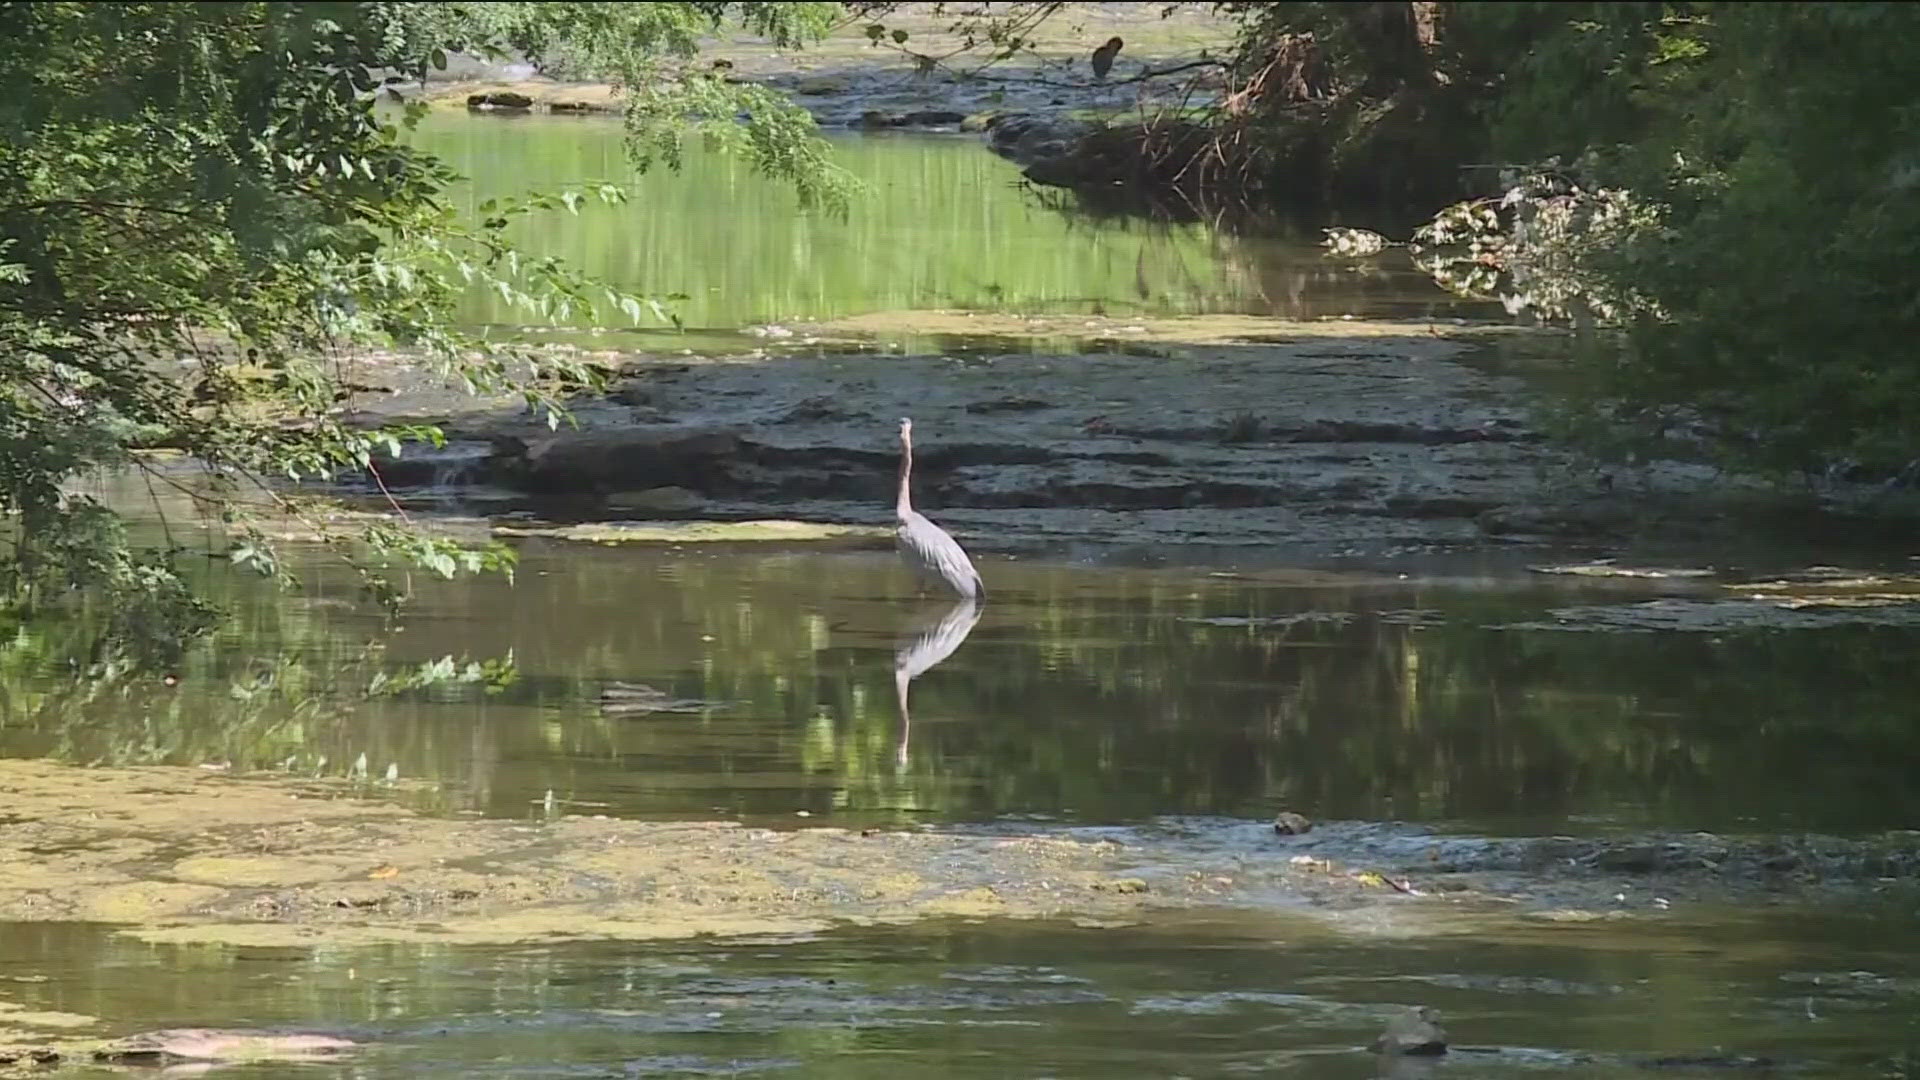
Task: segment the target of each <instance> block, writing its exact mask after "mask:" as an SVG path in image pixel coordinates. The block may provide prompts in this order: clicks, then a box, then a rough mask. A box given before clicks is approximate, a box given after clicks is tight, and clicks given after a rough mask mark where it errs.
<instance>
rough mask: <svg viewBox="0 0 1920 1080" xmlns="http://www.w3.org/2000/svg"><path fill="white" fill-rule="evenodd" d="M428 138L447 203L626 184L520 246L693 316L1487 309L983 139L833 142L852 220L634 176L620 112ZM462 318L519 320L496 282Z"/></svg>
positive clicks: (471, 204)
mask: <svg viewBox="0 0 1920 1080" xmlns="http://www.w3.org/2000/svg"><path fill="white" fill-rule="evenodd" d="M416 138H417V140H418V141H419V142H420V143H421V144H422V145H423V146H425V147H427V148H428V149H431V150H433V151H434V152H435V153H437V154H439V155H441V156H443V157H444V158H445V159H446V160H447V161H448V162H449V163H450V164H452V165H453V166H454V167H455V168H456V169H458V170H459V171H461V172H462V173H463V174H465V175H467V176H469V177H471V178H472V183H471V184H470V185H466V186H464V187H463V188H462V189H460V191H458V192H457V193H456V195H455V203H454V204H455V206H456V207H459V208H463V209H464V210H466V212H468V213H469V214H472V213H476V209H475V208H476V207H477V206H478V205H479V204H480V202H482V201H483V200H485V199H489V198H495V197H500V196H508V195H520V194H524V193H526V192H528V191H532V190H546V191H553V190H558V189H560V188H562V187H565V186H568V185H579V184H585V183H593V182H601V181H613V182H618V183H631V184H632V185H633V186H634V188H635V197H634V199H633V201H632V202H631V203H630V204H629V205H627V206H625V207H618V208H610V207H600V206H595V207H591V208H583V209H582V211H581V213H580V215H579V216H578V217H570V216H568V215H565V214H554V215H544V216H541V217H539V218H537V219H535V220H533V221H530V222H525V223H521V224H518V225H516V226H515V227H514V228H515V229H516V230H517V231H516V232H515V234H514V235H515V239H516V240H517V241H518V242H519V243H521V244H522V245H523V246H524V249H525V250H526V251H527V252H528V253H529V254H532V255H536V256H540V255H558V256H561V257H563V258H565V259H566V260H567V261H568V262H569V264H570V265H572V266H574V267H576V268H577V269H580V270H582V271H585V272H586V273H588V274H591V275H593V276H595V277H598V278H600V279H602V280H605V281H608V282H610V283H612V284H615V285H618V286H620V287H622V288H625V289H629V290H633V291H638V292H647V293H651V294H654V295H659V296H666V295H669V294H676V293H677V294H684V295H685V296H686V297H687V299H686V300H684V301H682V302H680V303H678V304H677V305H674V306H675V310H676V312H677V313H678V314H679V316H680V318H681V319H682V320H683V322H684V323H685V324H686V325H687V326H688V327H691V328H706V329H718V330H725V331H731V330H734V329H736V328H738V327H741V326H744V325H748V324H754V323H767V322H785V321H790V320H797V319H833V318H839V317H842V316H847V315H854V314H861V313H866V312H874V311H894V310H907V309H927V308H964V309H970V310H991V311H1020V312H1046V311H1104V312H1107V313H1110V314H1114V315H1121V314H1125V313H1142V314H1184V313H1200V312H1251V313H1272V314H1279V315H1286V316H1289V317H1298V318H1311V317H1319V316H1323V315H1340V314H1356V315H1363V316H1373V315H1385V316H1394V315H1400V316H1417V315H1425V314H1430V313H1435V312H1444V313H1447V314H1454V313H1455V309H1456V308H1460V309H1461V313H1464V312H1465V311H1466V310H1467V309H1468V308H1472V309H1475V310H1478V309H1481V308H1483V307H1484V305H1467V306H1464V307H1463V306H1462V305H1459V304H1458V303H1457V302H1456V301H1454V300H1452V299H1451V298H1449V297H1448V296H1446V294H1444V293H1442V292H1441V291H1440V290H1439V289H1438V288H1437V287H1436V286H1434V285H1433V283H1432V282H1431V281H1430V280H1428V279H1427V278H1425V277H1424V276H1423V275H1420V274H1418V273H1417V272H1415V271H1413V270H1412V269H1411V267H1410V266H1408V265H1405V263H1404V260H1386V261H1384V262H1383V263H1381V264H1379V265H1377V266H1376V265H1372V264H1369V265H1368V266H1365V267H1362V268H1358V269H1356V268H1355V267H1353V266H1349V265H1343V264H1340V263H1336V262H1333V261H1331V260H1328V259H1326V258H1323V257H1322V255H1321V253H1320V250H1319V249H1318V248H1317V247H1315V246H1314V244H1313V243H1312V242H1311V241H1307V240H1261V239H1250V238H1243V237H1236V236H1232V235H1229V234H1227V233H1224V232H1221V231H1219V230H1216V229H1214V228H1213V227H1211V226H1208V225H1204V224H1192V225H1175V224H1165V223H1148V222H1133V223H1115V222H1109V223H1104V224H1098V225H1096V224H1093V223H1090V222H1088V221H1086V220H1084V219H1080V220H1075V219H1070V218H1068V217H1066V216H1064V215H1062V214H1060V213H1058V212H1056V211H1052V210H1048V209H1045V208H1043V207H1041V206H1040V205H1039V204H1038V203H1037V202H1036V201H1035V199H1034V198H1033V197H1032V195H1031V194H1029V193H1028V192H1026V191H1023V190H1022V189H1021V188H1020V186H1019V184H1020V175H1019V171H1018V169H1016V168H1015V167H1014V166H1013V165H1011V164H1010V163H1008V162H1006V161H1003V160H1001V159H1000V158H998V157H996V156H994V155H993V154H990V153H988V152H987V151H986V150H985V149H983V148H982V146H981V145H980V142H979V140H978V139H976V138H973V137H966V138H953V137H945V138H942V137H909V136H898V135H893V136H885V137H857V136H856V137H847V138H841V139H837V140H836V142H835V146H836V154H837V155H838V160H839V161H840V162H841V164H843V165H844V166H845V167H846V168H848V169H849V170H851V171H852V172H853V173H854V174H855V175H857V176H859V177H860V178H861V179H862V180H863V181H864V182H866V183H867V184H868V185H869V187H870V189H871V190H870V192H869V194H867V195H866V196H864V197H862V198H860V199H858V200H857V201H856V203H855V205H854V207H853V210H852V213H851V215H850V216H849V217H848V218H847V219H846V220H843V221H842V220H834V219H833V218H830V217H826V216H822V215H807V214H801V213H799V212H797V210H796V208H795V203H794V199H793V195H792V192H791V191H790V190H788V189H787V188H786V187H785V186H783V185H782V184H780V183H779V182H776V181H771V180H766V179H763V178H761V177H758V176H756V175H754V174H753V172H752V170H751V169H750V168H749V167H748V166H747V165H746V164H744V163H742V162H740V161H737V160H734V159H731V158H728V157H725V156H721V155H717V154H713V153H707V152H704V151H700V150H698V149H697V148H696V149H695V150H693V151H691V152H690V153H689V154H688V156H687V158H686V163H685V168H684V170H683V171H681V172H679V173H677V174H675V173H672V172H668V171H664V170H661V171H655V172H652V173H649V174H647V175H645V176H640V177H634V176H633V175H632V172H631V169H630V168H629V166H628V164H627V161H626V159H625V157H624V156H623V155H624V151H623V149H622V144H621V127H620V124H619V123H618V122H617V121H613V120H607V119H594V118H567V119H560V120H554V119H521V120H503V119H501V118H498V117H473V116H467V115H464V114H459V113H446V112H441V113H435V114H433V115H432V116H430V117H428V118H427V119H426V120H425V121H423V122H422V124H421V126H420V128H419V132H418V134H417V136H416ZM1316 238H1317V236H1316ZM463 317H464V318H465V319H466V320H468V321H470V322H474V323H486V324H497V323H500V322H502V321H503V320H506V321H509V322H513V323H518V322H519V321H521V318H522V317H521V316H520V315H517V314H514V313H512V312H511V311H509V310H508V309H507V308H506V307H505V305H504V304H503V303H502V302H501V301H500V300H499V298H498V297H497V296H494V295H492V294H490V293H487V292H484V291H476V292H475V293H474V294H473V296H472V297H471V298H470V299H469V301H468V303H467V305H466V307H465V309H464V312H463ZM643 329H645V328H644V327H643ZM670 340H671V339H666V338H662V339H660V340H659V342H658V343H659V344H663V345H664V344H667V343H668V342H669V341H670ZM695 340H696V343H697V341H698V339H695ZM609 343H612V344H630V343H631V342H630V341H629V340H627V339H625V338H619V339H609Z"/></svg>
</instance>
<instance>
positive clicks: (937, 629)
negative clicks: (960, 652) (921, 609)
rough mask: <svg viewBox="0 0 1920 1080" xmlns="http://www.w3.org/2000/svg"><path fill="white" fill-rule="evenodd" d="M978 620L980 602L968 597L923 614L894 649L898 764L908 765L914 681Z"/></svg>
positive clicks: (947, 653) (949, 653)
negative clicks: (909, 704) (910, 694)
mask: <svg viewBox="0 0 1920 1080" xmlns="http://www.w3.org/2000/svg"><path fill="white" fill-rule="evenodd" d="M979 621H980V605H979V604H978V603H977V602H975V601H974V599H973V598H972V597H970V596H969V597H966V598H964V599H961V600H960V601H958V602H957V603H955V604H954V605H953V606H952V607H950V608H947V609H946V610H944V611H939V612H933V613H929V614H926V615H923V616H922V617H921V618H920V619H918V620H916V621H915V622H914V623H912V624H911V625H910V626H909V627H908V629H907V632H906V633H905V634H903V635H902V636H901V638H900V642H899V644H898V645H897V646H896V647H895V648H894V650H893V693H894V697H895V698H897V699H898V700H899V702H900V745H899V748H898V749H896V750H895V751H894V763H895V764H896V765H898V766H899V767H901V768H905V767H906V764H907V743H908V741H909V740H910V739H911V738H912V734H913V714H912V713H911V712H910V711H909V709H908V707H907V692H908V690H909V689H910V688H911V686H912V685H913V680H915V679H917V678H919V677H920V676H922V675H925V674H926V673H927V672H928V671H930V670H932V668H933V666H934V665H935V664H938V663H939V662H940V661H942V660H945V659H946V658H947V657H949V656H952V655H953V653H954V650H955V649H958V648H959V647H960V644H961V643H962V642H964V641H966V640H967V635H968V634H971V633H973V624H975V623H977V622H979Z"/></svg>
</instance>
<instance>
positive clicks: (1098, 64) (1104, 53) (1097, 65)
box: [1092, 37, 1126, 82]
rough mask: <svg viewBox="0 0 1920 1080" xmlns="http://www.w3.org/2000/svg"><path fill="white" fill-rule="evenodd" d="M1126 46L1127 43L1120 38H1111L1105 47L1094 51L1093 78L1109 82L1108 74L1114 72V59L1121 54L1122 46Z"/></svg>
mask: <svg viewBox="0 0 1920 1080" xmlns="http://www.w3.org/2000/svg"><path fill="white" fill-rule="evenodd" d="M1124 44H1126V42H1124V41H1121V40H1120V39H1119V38H1117V37H1111V38H1108V39H1107V43H1106V44H1105V45H1102V46H1100V47H1099V48H1097V49H1095V50H1093V60H1092V64H1093V77H1094V78H1095V79H1096V80H1098V81H1100V82H1106V81H1107V72H1109V71H1112V70H1113V58H1114V57H1115V56H1118V55H1119V54H1120V46H1122V45H1124Z"/></svg>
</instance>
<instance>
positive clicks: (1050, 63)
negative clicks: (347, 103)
mask: <svg viewBox="0 0 1920 1080" xmlns="http://www.w3.org/2000/svg"><path fill="white" fill-rule="evenodd" d="M883 22H884V24H885V26H886V27H887V29H888V31H889V35H888V36H887V37H886V38H884V39H883V40H882V41H881V42H880V43H879V44H878V45H876V44H875V43H874V42H872V41H870V40H869V39H868V37H867V34H866V26H867V23H865V22H849V23H847V24H846V25H843V26H841V27H839V28H838V29H837V30H835V31H834V32H833V33H832V34H830V35H829V36H828V37H827V38H826V39H825V40H822V41H819V42H815V43H812V44H810V45H809V46H807V47H806V48H802V49H780V48H776V47H774V46H773V45H772V44H771V43H769V42H767V41H766V40H764V39H761V38H757V37H754V36H751V35H747V34H730V35H727V36H724V37H718V38H714V39H711V40H709V41H707V42H705V43H704V46H703V51H702V53H701V55H700V57H699V58H698V61H697V63H698V64H699V65H701V66H703V67H705V66H710V65H713V64H715V63H720V64H724V65H726V71H727V75H728V77H729V78H731V79H733V80H735V81H739V82H743V83H750V84H754V85H759V86H766V87H768V88H771V89H774V90H777V91H780V92H781V93H783V94H786V95H788V96H789V97H791V98H792V100H793V101H794V102H796V103H797V104H799V105H801V106H802V107H804V108H806V110H807V111H808V112H809V113H811V114H812V115H813V117H814V119H815V120H816V121H817V122H818V123H819V124H820V125H821V126H822V127H823V128H828V129H834V128H842V129H844V128H855V129H862V130H868V131H874V130H883V129H892V128H909V129H916V130H935V131H958V130H960V129H961V127H962V125H963V123H964V122H965V121H967V120H968V119H969V118H973V121H974V123H973V124H972V125H968V126H969V127H973V126H976V125H980V124H982V123H983V122H984V121H985V120H986V118H988V117H990V116H992V115H994V114H1013V113H1024V114H1042V115H1049V116H1057V115H1063V114H1067V113H1079V114H1086V115H1092V114H1099V113H1118V112H1125V111H1131V110H1135V109H1141V108H1148V109H1151V108H1157V107H1160V106H1185V105H1193V104H1197V103H1199V102H1201V101H1204V100H1207V99H1208V97H1209V95H1211V94H1212V93H1213V92H1214V91H1215V90H1217V87H1218V79H1217V75H1216V73H1215V72H1214V69H1212V68H1210V67H1208V66H1207V65H1206V63H1205V62H1204V58H1205V57H1207V56H1217V55H1219V54H1220V53H1221V51H1222V50H1223V49H1224V48H1226V47H1227V46H1228V45H1229V44H1230V42H1231V39H1232V26H1231V24H1230V23H1229V22H1228V21H1226V20H1224V19H1221V18H1219V17H1218V16H1216V15H1215V14H1213V12H1212V10H1211V5H1208V4H1192V3H1184V4H1119V3H1077V4H1066V5H1063V6H1062V11H1061V12H1060V13H1059V14H1057V15H1055V16H1054V17H1052V18H1050V19H1048V20H1046V21H1045V22H1043V23H1042V24H1041V25H1039V26H1038V27H1036V28H1034V30H1033V31H1032V32H1031V33H1030V34H1029V35H1028V40H1029V42H1030V44H1031V46H1032V47H1031V48H1030V49H1028V50H1026V51H1024V52H1022V53H1020V54H1019V55H1017V56H1014V57H1010V58H1006V59H993V58H991V57H989V55H988V53H989V52H990V50H989V49H987V48H985V47H984V46H982V47H980V48H978V49H974V50H965V49H963V45H964V43H965V35H964V32H963V31H960V30H959V29H957V27H958V23H957V17H956V16H955V15H954V14H953V13H952V12H951V11H948V10H942V9H941V6H940V5H935V4H925V3H914V4H903V5H901V6H900V9H899V10H897V11H895V12H892V13H889V14H888V15H886V16H885V17H884V19H883ZM894 30H899V31H903V32H905V33H906V34H907V35H908V36H907V40H906V41H905V42H899V43H896V42H894V41H893V40H892V37H891V31H894ZM1113 37H1120V38H1121V39H1122V40H1123V41H1124V42H1125V46H1124V48H1122V50H1121V51H1120V53H1119V54H1118V56H1117V57H1116V60H1115V63H1114V67H1113V70H1112V71H1111V72H1110V73H1109V75H1108V78H1107V79H1105V80H1101V79H1096V78H1095V77H1094V75H1093V73H1092V71H1091V70H1090V69H1089V66H1088V56H1089V54H1090V53H1091V52H1092V50H1093V49H1094V48H1095V47H1096V46H1098V45H1100V44H1101V43H1103V42H1105V41H1107V40H1109V39H1110V38H1113ZM920 57H934V58H937V59H938V60H939V62H938V63H937V64H935V65H933V66H931V67H925V66H923V63H922V61H921V60H920V59H919V58H920ZM1156 73H1164V74H1156ZM558 74H559V76H560V77H552V76H549V75H546V74H542V73H541V72H538V71H536V70H535V69H534V68H533V67H532V66H531V65H528V64H512V63H508V64H500V63H493V62H486V61H481V60H479V59H475V58H455V59H454V61H453V63H452V64H451V65H450V66H449V68H448V70H447V72H446V73H445V74H444V75H437V76H436V77H435V78H434V79H433V80H431V81H430V82H429V83H428V84H427V85H426V86H425V87H421V88H418V89H417V90H414V91H412V92H415V93H420V94H423V95H424V96H425V97H426V98H427V99H428V100H430V101H433V102H437V103H441V104H445V105H450V106H460V107H469V108H476V109H479V110H481V111H490V112H498V113H501V114H503V115H519V114H525V113H530V112H540V113H545V112H552V113H556V114H591V113H597V112H612V111H617V110H618V108H619V94H618V92H617V91H616V90H615V89H614V88H613V87H611V86H609V85H607V84H605V83H598V82H582V81H573V80H569V79H567V78H566V77H565V75H566V72H565V71H564V70H561V71H559V72H558Z"/></svg>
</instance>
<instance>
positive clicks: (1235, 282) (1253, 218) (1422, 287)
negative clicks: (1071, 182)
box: [1029, 189, 1501, 319]
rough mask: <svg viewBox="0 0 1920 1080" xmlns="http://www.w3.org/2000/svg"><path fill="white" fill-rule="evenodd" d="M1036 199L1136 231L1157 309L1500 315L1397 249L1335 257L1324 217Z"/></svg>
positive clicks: (1086, 220)
mask: <svg viewBox="0 0 1920 1080" xmlns="http://www.w3.org/2000/svg"><path fill="white" fill-rule="evenodd" d="M1029 198H1032V199H1034V200H1035V201H1036V202H1038V203H1039V204H1040V205H1042V206H1045V207H1047V208H1049V209H1051V210H1052V211H1053V212H1055V213H1056V214H1058V215H1060V216H1061V218H1062V219H1063V220H1065V221H1066V223H1067V228H1068V232H1069V234H1072V233H1075V232H1088V233H1106V234H1109V235H1124V236H1126V237H1128V240H1129V244H1130V245H1131V247H1132V250H1133V255H1132V263H1133V265H1132V274H1133V283H1134V288H1133V290H1132V296H1131V297H1130V298H1131V299H1133V300H1136V301H1138V302H1140V303H1142V304H1143V305H1146V306H1148V307H1150V308H1151V307H1160V306H1165V305H1166V303H1167V299H1166V297H1168V296H1169V295H1174V296H1185V297H1191V298H1193V300H1190V301H1189V302H1188V304H1187V305H1185V307H1186V310H1188V311H1191V312H1249V313H1255V314H1267V315H1274V316H1279V317H1282V318H1290V319H1320V318H1327V317H1331V316H1338V315H1373V316H1391V317H1397V318H1410V317H1419V316H1433V317H1443V316H1444V317H1448V318H1451V317H1456V316H1458V317H1467V316H1478V317H1486V316H1489V315H1491V316H1494V317H1499V316H1500V315H1501V312H1500V310H1499V308H1498V306H1497V305H1496V304H1494V303H1491V302H1483V301H1479V300H1468V299H1462V298H1461V297H1458V296H1455V295H1453V294H1452V293H1449V292H1447V291H1445V290H1443V289H1441V288H1439V287H1438V286H1436V285H1435V283H1434V281H1433V278H1432V276H1431V275H1429V274H1427V273H1425V272H1423V271H1421V270H1420V269H1419V268H1417V267H1416V266H1414V265H1413V263H1412V261H1411V259H1410V258H1409V257H1408V256H1407V255H1406V253H1405V252H1404V251H1401V250H1398V249H1395V250H1393V251H1390V252H1388V253H1386V254H1384V255H1382V256H1380V257H1378V258H1372V259H1358V260H1356V259H1329V258H1327V257H1326V253H1325V251H1324V249H1323V248H1321V246H1320V244H1319V240H1320V235H1321V233H1320V226H1321V225H1323V224H1325V221H1324V219H1323V218H1320V217H1315V218H1313V219H1307V218H1300V217H1284V216H1276V215H1274V214H1272V213H1267V212H1261V213H1255V212H1251V211H1245V212H1236V213H1224V212H1217V211H1216V212H1211V213H1202V212H1200V211H1197V210H1193V209H1192V208H1181V207H1165V206H1163V207H1145V208H1143V207H1139V206H1135V205H1133V204H1131V203H1125V204H1118V205H1115V206H1103V205H1101V204H1099V203H1089V202H1087V201H1085V200H1083V199H1076V198H1074V197H1073V196H1071V195H1067V194H1065V193H1062V192H1059V191H1057V190H1050V189H1034V190H1033V191H1032V192H1031V193H1030V194H1029ZM1377 216H1378V215H1375V216H1373V217H1369V218H1368V220H1375V219H1376V218H1377ZM1409 227H1411V224H1409ZM1112 299H1121V298H1120V297H1113V298H1112ZM1150 300H1151V303H1149V301H1150ZM1196 300H1197V301H1198V302H1194V301H1196Z"/></svg>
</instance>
